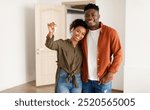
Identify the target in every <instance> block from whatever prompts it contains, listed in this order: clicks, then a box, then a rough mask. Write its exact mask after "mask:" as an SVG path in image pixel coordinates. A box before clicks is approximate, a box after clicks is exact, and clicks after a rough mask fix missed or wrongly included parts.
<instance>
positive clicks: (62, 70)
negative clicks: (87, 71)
mask: <svg viewBox="0 0 150 110" xmlns="http://www.w3.org/2000/svg"><path fill="white" fill-rule="evenodd" d="M87 28H88V26H87V25H86V23H85V22H84V21H83V20H82V19H76V20H74V21H73V22H72V24H71V25H70V31H71V32H72V34H71V39H67V40H62V39H60V40H56V41H54V31H55V23H54V22H52V23H50V24H48V29H49V33H48V35H47V39H46V44H45V45H46V46H47V47H48V48H49V49H52V50H56V51H57V60H58V69H57V73H56V88H55V92H57V93H81V91H82V81H81V65H82V50H81V47H80V43H79V41H80V40H82V39H83V38H84V36H85V34H86V30H87Z"/></svg>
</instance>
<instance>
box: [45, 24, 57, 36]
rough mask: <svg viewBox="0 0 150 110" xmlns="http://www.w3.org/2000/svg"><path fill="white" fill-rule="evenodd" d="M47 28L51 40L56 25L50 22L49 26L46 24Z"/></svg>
mask: <svg viewBox="0 0 150 110" xmlns="http://www.w3.org/2000/svg"><path fill="white" fill-rule="evenodd" d="M47 26H48V30H49V33H48V35H49V37H50V38H52V36H53V35H54V32H55V27H56V24H55V23H54V22H51V23H49V24H47Z"/></svg>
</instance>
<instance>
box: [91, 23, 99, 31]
mask: <svg viewBox="0 0 150 110" xmlns="http://www.w3.org/2000/svg"><path fill="white" fill-rule="evenodd" d="M99 28H100V27H99V24H98V25H95V26H92V27H90V30H97V29H99Z"/></svg>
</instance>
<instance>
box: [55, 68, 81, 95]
mask: <svg viewBox="0 0 150 110" xmlns="http://www.w3.org/2000/svg"><path fill="white" fill-rule="evenodd" d="M75 77H76V82H77V84H78V88H76V87H75V85H74V84H73V81H72V79H71V80H70V81H69V82H68V83H67V82H66V78H67V73H66V72H65V71H64V70H63V69H60V71H59V78H58V82H57V86H56V92H57V93H81V92H82V81H81V74H80V73H78V74H76V75H75Z"/></svg>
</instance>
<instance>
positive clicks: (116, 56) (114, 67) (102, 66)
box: [82, 22, 122, 82]
mask: <svg viewBox="0 0 150 110" xmlns="http://www.w3.org/2000/svg"><path fill="white" fill-rule="evenodd" d="M100 28H101V30H100V37H99V39H98V45H97V75H98V77H99V78H102V77H103V76H104V75H105V74H107V73H108V72H113V73H116V72H117V71H118V69H119V66H120V64H121V61H122V46H121V43H120V39H119V36H118V34H117V32H116V31H115V30H114V29H113V28H111V27H108V26H106V25H103V24H102V23H101V22H100ZM87 34H88V33H87ZM82 49H83V54H84V58H83V66H82V81H83V82H87V81H88V64H87V62H88V61H87V59H88V49H87V36H85V37H84V39H83V40H82ZM112 55H113V60H112V57H111V56H112Z"/></svg>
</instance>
